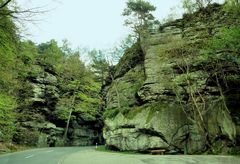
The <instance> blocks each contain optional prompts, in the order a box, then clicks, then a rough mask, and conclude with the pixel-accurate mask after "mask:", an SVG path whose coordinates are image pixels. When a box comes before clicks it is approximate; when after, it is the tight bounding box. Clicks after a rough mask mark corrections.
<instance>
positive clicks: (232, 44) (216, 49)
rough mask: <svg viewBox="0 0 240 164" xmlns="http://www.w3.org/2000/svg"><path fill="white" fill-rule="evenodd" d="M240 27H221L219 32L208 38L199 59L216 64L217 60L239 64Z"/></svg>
mask: <svg viewBox="0 0 240 164" xmlns="http://www.w3.org/2000/svg"><path fill="white" fill-rule="evenodd" d="M239 38H240V29H239V27H230V28H223V29H222V30H221V32H220V33H219V34H218V35H216V36H215V37H213V38H212V39H210V40H209V41H208V43H207V44H206V46H205V48H204V49H203V50H202V54H203V55H202V56H201V60H203V61H205V62H208V63H211V64H214V63H215V64H217V63H216V62H217V61H219V62H220V61H228V62H231V63H236V64H240V58H239V55H238V53H239V51H240V40H239Z"/></svg>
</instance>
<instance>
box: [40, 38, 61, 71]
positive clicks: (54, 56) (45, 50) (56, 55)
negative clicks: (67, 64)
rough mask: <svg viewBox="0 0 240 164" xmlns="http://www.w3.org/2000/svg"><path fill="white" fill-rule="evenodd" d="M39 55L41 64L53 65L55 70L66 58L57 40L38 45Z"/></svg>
mask: <svg viewBox="0 0 240 164" xmlns="http://www.w3.org/2000/svg"><path fill="white" fill-rule="evenodd" d="M38 53H39V54H40V55H39V59H40V62H41V64H45V65H51V66H54V67H55V68H56V67H57V63H61V61H62V60H63V56H64V53H63V52H62V51H61V48H60V47H58V45H57V42H56V41H55V40H50V41H49V42H47V43H41V44H40V45H38Z"/></svg>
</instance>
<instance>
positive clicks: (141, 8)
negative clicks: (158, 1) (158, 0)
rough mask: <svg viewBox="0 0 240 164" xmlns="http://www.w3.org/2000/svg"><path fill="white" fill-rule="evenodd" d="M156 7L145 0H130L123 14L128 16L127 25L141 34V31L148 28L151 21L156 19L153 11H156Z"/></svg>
mask: <svg viewBox="0 0 240 164" xmlns="http://www.w3.org/2000/svg"><path fill="white" fill-rule="evenodd" d="M155 10H156V7H155V6H153V5H152V4H150V3H149V2H147V1H144V0H129V1H128V2H127V7H126V8H125V9H124V11H123V13H122V15H123V16H127V17H128V19H126V20H125V25H126V26H129V27H130V28H132V29H133V31H134V32H135V33H136V34H137V35H138V36H139V35H140V33H141V32H142V31H143V30H144V29H147V28H148V26H149V24H150V21H152V20H154V16H153V15H152V13H151V12H153V11H155Z"/></svg>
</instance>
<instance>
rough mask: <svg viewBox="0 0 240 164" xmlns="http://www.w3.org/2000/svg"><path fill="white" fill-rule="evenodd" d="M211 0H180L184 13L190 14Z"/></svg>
mask: <svg viewBox="0 0 240 164" xmlns="http://www.w3.org/2000/svg"><path fill="white" fill-rule="evenodd" d="M211 2H212V0H182V7H183V9H184V10H185V11H186V13H189V14H192V13H194V12H195V11H197V10H199V9H201V8H204V7H206V6H207V5H209V4H210V3H211Z"/></svg>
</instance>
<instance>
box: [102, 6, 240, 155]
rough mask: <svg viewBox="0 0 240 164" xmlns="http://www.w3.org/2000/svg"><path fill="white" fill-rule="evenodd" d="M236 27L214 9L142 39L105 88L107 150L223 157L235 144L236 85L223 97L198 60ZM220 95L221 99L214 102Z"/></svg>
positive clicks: (171, 23) (219, 86)
mask: <svg viewBox="0 0 240 164" xmlns="http://www.w3.org/2000/svg"><path fill="white" fill-rule="evenodd" d="M239 22H240V21H239V19H238V18H234V17H231V16H230V15H229V14H228V13H225V12H224V11H223V10H222V6H221V5H218V4H213V5H210V6H209V7H207V8H206V9H203V10H201V11H198V12H196V13H194V14H192V15H185V16H184V17H183V18H182V19H179V20H176V21H173V22H169V23H166V24H164V25H161V27H160V29H159V31H158V32H157V33H154V34H147V35H142V36H141V39H140V41H139V42H138V43H136V44H135V45H133V47H132V48H130V49H128V50H127V51H126V53H125V55H124V56H123V58H122V59H121V60H120V62H119V64H118V65H117V66H116V68H115V73H114V80H112V82H111V83H109V84H107V85H106V86H104V87H103V94H104V95H105V97H106V98H105V114H104V117H105V127H104V130H103V135H104V138H105V140H106V145H108V146H109V147H111V148H115V149H119V150H137V151H146V150H151V149H165V150H167V152H168V153H177V152H180V153H183V152H184V153H198V152H203V151H206V150H208V149H209V148H211V150H212V151H213V152H214V151H219V152H220V151H221V152H224V151H229V149H230V148H229V147H233V145H236V144H238V145H239V141H237V140H236V136H239V135H240V134H239V131H237V130H236V129H239V121H237V120H239V114H236V113H237V111H238V112H239V107H237V104H236V102H238V101H237V100H236V99H235V100H234V101H233V99H234V98H233V97H234V96H233V95H235V96H236V95H239V87H237V85H238V84H239V80H235V82H234V84H231V80H230V81H229V83H228V84H229V87H230V89H229V88H228V89H229V90H233V91H232V92H228V94H225V95H222V94H221V93H222V88H223V90H224V87H222V84H221V83H219V85H218V84H216V83H214V82H213V81H211V80H210V79H212V75H211V74H210V73H209V72H210V71H209V70H208V69H207V68H204V67H202V65H203V64H202V63H201V62H200V61H201V57H202V55H201V53H202V52H201V49H202V48H203V47H204V44H205V43H206V40H208V39H209V38H212V37H213V36H215V35H217V34H218V33H219V31H220V30H221V28H222V27H225V28H228V27H231V26H235V25H239ZM235 75H236V76H239V74H238V73H236V72H235ZM189 79H191V80H189ZM233 88H234V89H233ZM223 92H224V91H223ZM224 93H225V92H224ZM222 96H224V97H226V99H227V100H226V101H220V100H221V97H222ZM235 98H236V97H235ZM232 102H234V103H232ZM238 105H239V104H238ZM226 106H227V107H226ZM194 111H196V112H194ZM199 113H200V114H199ZM206 132H207V134H206ZM236 142H237V143H236Z"/></svg>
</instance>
